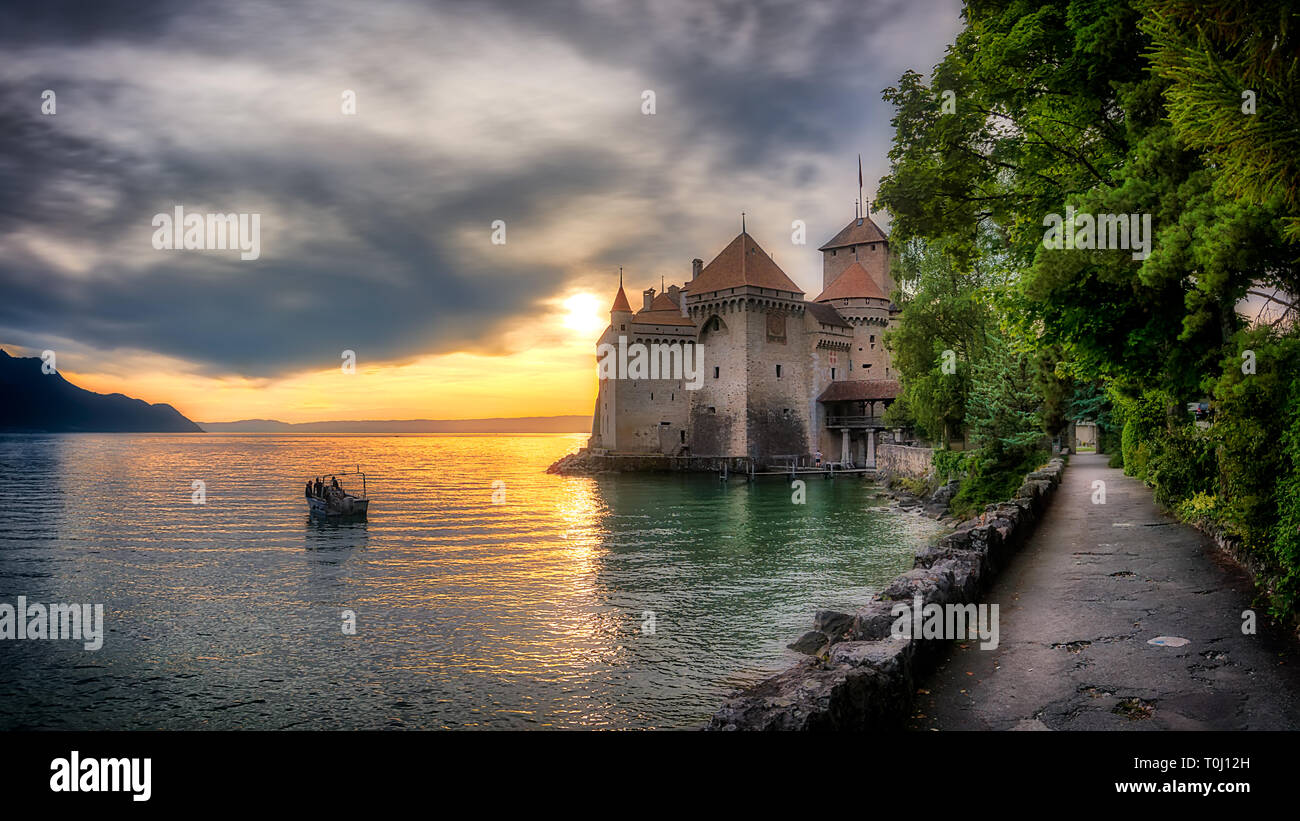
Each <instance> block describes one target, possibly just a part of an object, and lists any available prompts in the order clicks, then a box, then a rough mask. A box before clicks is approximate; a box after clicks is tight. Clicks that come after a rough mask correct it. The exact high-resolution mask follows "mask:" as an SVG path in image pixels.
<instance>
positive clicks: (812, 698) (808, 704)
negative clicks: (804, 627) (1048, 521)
mask: <svg viewBox="0 0 1300 821" xmlns="http://www.w3.org/2000/svg"><path fill="white" fill-rule="evenodd" d="M909 450H918V449H917V448H909ZM1064 467H1065V462H1064V460H1063V459H1062V458H1060V457H1056V458H1053V459H1052V460H1051V461H1050V462H1048V463H1047V466H1046V467H1044V468H1042V469H1040V470H1037V471H1034V472H1033V473H1030V474H1029V475H1027V476H1026V477H1025V481H1024V483H1023V484H1022V485H1021V486H1020V489H1019V490H1017V491H1016V495H1015V497H1014V498H1013V499H1011V500H1009V501H1006V502H1000V503H998V504H995V505H989V506H988V507H987V508H985V512H984V513H982V514H981V515H980V517H979V518H978V519H971V520H969V521H966V522H963V523H962V524H961V525H959V526H958V528H957V529H956V530H955V531H954V532H952V533H950V534H948V535H947V536H944V537H943V538H941V539H939V540H938V542H936V543H935V544H933V545H928V546H926V547H924V548H922V549H921V550H919V551H918V552H917V554H916V560H915V562H914V566H913V569H912V570H909V571H908V572H906V573H904V574H903V575H901V576H899V577H898V578H896V579H894V581H893V582H892V583H891V584H890V585H888V586H887V587H886V588H885V590H884V591H883V592H882V593H881V594H880V595H878V596H876V597H875V598H873V599H872V600H871V601H870V602H868V603H867V605H866V606H865V607H862V608H860V609H859V610H857V611H856V612H854V613H839V612H835V611H831V610H822V611H819V612H818V613H817V614H816V615H815V616H814V621H813V630H812V631H810V632H809V633H806V634H805V635H804V636H803V637H801V638H800V639H799V640H798V641H797V642H796V643H795V644H794V645H791V646H792V647H796V648H797V649H801V650H803V652H806V653H808V654H809V656H810V657H809V658H807V659H804V660H803V661H801V662H799V663H798V664H796V665H795V666H793V667H791V668H790V669H788V670H786V671H785V672H782V673H778V674H777V675H775V676H773V677H771V678H769V679H766V680H765V681H762V682H759V683H758V684H756V685H754V686H753V687H751V688H749V689H748V690H745V691H743V692H741V693H739V694H738V695H736V696H733V697H732V698H730V699H728V700H727V702H726V703H725V704H723V705H722V707H721V708H720V709H719V710H718V711H717V712H716V713H714V715H713V718H712V720H711V721H710V722H709V725H708V727H707V729H710V730H881V729H896V728H898V727H900V726H901V725H902V724H903V722H904V720H905V719H906V718H907V716H908V714H909V712H910V710H911V705H912V695H913V693H914V692H915V691H916V688H915V685H914V681H915V679H916V677H917V676H918V675H920V674H922V673H924V672H927V670H928V669H929V668H930V667H931V666H932V665H933V663H934V661H935V659H936V658H937V657H938V655H939V652H940V651H941V650H942V648H943V647H944V646H945V644H946V642H943V641H937V640H933V639H931V640H925V639H916V638H909V639H903V638H897V639H896V638H892V637H891V636H890V628H891V626H892V625H893V623H894V621H895V617H894V616H893V615H891V610H892V608H893V606H894V604H895V602H898V601H906V602H908V603H911V602H912V601H913V597H914V596H917V595H919V596H920V597H921V600H922V602H923V603H924V604H938V605H939V606H941V607H943V606H945V605H947V604H973V603H975V602H978V601H979V597H980V595H981V594H982V592H983V591H984V590H985V589H987V587H988V584H989V582H990V581H991V580H992V578H993V576H994V575H996V574H997V572H998V571H999V570H1001V569H1002V568H1003V567H1004V566H1006V564H1007V562H1008V561H1010V559H1011V557H1012V556H1013V555H1014V554H1015V552H1016V551H1017V550H1018V549H1019V548H1020V546H1021V545H1022V544H1024V542H1025V540H1026V539H1027V538H1028V537H1029V534H1030V533H1031V532H1032V531H1033V528H1034V525H1035V523H1037V522H1038V520H1039V519H1040V518H1041V517H1042V514H1043V512H1044V511H1045V510H1046V508H1047V503H1048V501H1049V499H1050V498H1051V495H1052V493H1053V492H1054V491H1055V490H1056V487H1057V485H1059V484H1060V481H1061V472H1062V471H1063V470H1064Z"/></svg>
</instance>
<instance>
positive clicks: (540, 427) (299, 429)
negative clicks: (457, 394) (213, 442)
mask: <svg viewBox="0 0 1300 821" xmlns="http://www.w3.org/2000/svg"><path fill="white" fill-rule="evenodd" d="M202 425H203V429H204V430H206V431H208V432H210V433H589V432H590V431H591V417H590V416H519V417H498V418H494V419H401V420H388V421H384V420H358V421H338V422H292V423H291V422H280V421H278V420H275V419H244V420H242V421H239V422H203V423H202Z"/></svg>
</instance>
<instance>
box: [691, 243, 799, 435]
mask: <svg viewBox="0 0 1300 821" xmlns="http://www.w3.org/2000/svg"><path fill="white" fill-rule="evenodd" d="M685 300H686V307H687V313H688V315H689V316H690V317H691V319H693V320H694V322H695V324H696V325H697V327H699V329H700V330H699V345H700V347H701V349H702V351H703V364H704V384H703V387H702V388H701V389H700V390H697V391H694V392H693V393H692V396H691V416H690V427H691V434H690V436H691V452H692V453H693V454H697V455H701V456H704V455H709V456H713V455H718V456H755V457H757V458H759V459H760V460H761V459H766V458H768V457H771V456H774V455H782V454H802V453H808V452H809V424H810V422H809V419H808V414H807V410H806V409H807V405H808V402H807V397H806V393H807V386H806V370H807V367H806V366H807V353H806V350H805V348H804V342H805V340H804V331H803V327H804V311H805V308H806V306H807V303H806V302H805V301H804V298H803V292H802V291H801V290H800V289H799V286H798V285H796V284H795V283H794V282H793V281H792V280H791V279H790V277H788V276H786V274H785V272H784V271H782V270H781V269H780V267H778V266H777V264H776V263H775V262H774V261H773V260H772V258H771V257H770V256H768V254H767V253H766V252H765V251H764V250H763V249H762V248H761V247H760V246H759V245H758V243H757V242H755V241H754V238H753V237H751V236H750V235H749V234H748V233H747V232H746V231H744V230H742V231H741V233H740V234H738V235H737V236H736V238H735V239H733V240H732V241H731V242H730V243H728V245H727V247H726V248H724V249H722V251H721V252H720V253H719V254H718V255H717V257H715V258H714V259H713V261H712V262H710V263H709V264H708V265H705V266H703V268H702V269H701V270H700V272H699V274H698V275H697V276H695V277H694V279H692V280H691V282H690V284H689V286H688V288H687V290H686V291H685Z"/></svg>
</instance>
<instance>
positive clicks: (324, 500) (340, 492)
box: [305, 469, 370, 518]
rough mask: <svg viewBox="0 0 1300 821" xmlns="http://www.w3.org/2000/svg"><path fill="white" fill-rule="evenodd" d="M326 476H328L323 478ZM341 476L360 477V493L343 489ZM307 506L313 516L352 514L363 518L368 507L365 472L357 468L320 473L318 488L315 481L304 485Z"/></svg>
mask: <svg viewBox="0 0 1300 821" xmlns="http://www.w3.org/2000/svg"><path fill="white" fill-rule="evenodd" d="M326 476H328V477H329V478H328V479H327V478H325V477H326ZM341 476H360V477H361V495H360V496H358V495H357V494H355V493H353V492H351V491H348V490H345V489H344V488H343V482H341V481H339V477H341ZM305 495H306V498H307V508H308V510H310V512H311V514H312V515H313V516H329V517H337V516H353V517H356V518H364V517H365V515H366V510H367V509H368V508H369V507H370V499H369V498H367V496H366V474H364V473H362V472H361V471H360V470H359V469H358V470H350V471H345V472H343V473H330V474H321V484H320V487H319V489H318V488H317V486H316V485H315V481H314V480H313V481H310V482H308V483H307V487H306V493H305Z"/></svg>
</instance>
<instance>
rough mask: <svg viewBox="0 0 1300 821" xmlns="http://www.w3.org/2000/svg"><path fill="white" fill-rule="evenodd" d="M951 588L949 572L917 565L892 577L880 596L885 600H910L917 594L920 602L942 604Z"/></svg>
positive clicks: (950, 574)
mask: <svg viewBox="0 0 1300 821" xmlns="http://www.w3.org/2000/svg"><path fill="white" fill-rule="evenodd" d="M951 590H952V573H951V572H943V571H936V570H934V569H933V568H924V567H918V568H914V569H912V570H909V571H907V572H906V573H904V574H903V575H901V576H899V577H898V578H896V579H894V581H893V583H892V584H890V585H889V587H887V588H885V592H883V593H881V594H880V597H881V598H882V599H885V600H887V601H906V602H911V601H912V600H913V599H914V598H915V597H916V596H918V595H919V596H920V597H921V603H922V604H931V603H936V602H937V603H939V604H943V603H944V602H945V601H946V600H947V597H948V595H949V593H950V591H951Z"/></svg>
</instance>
